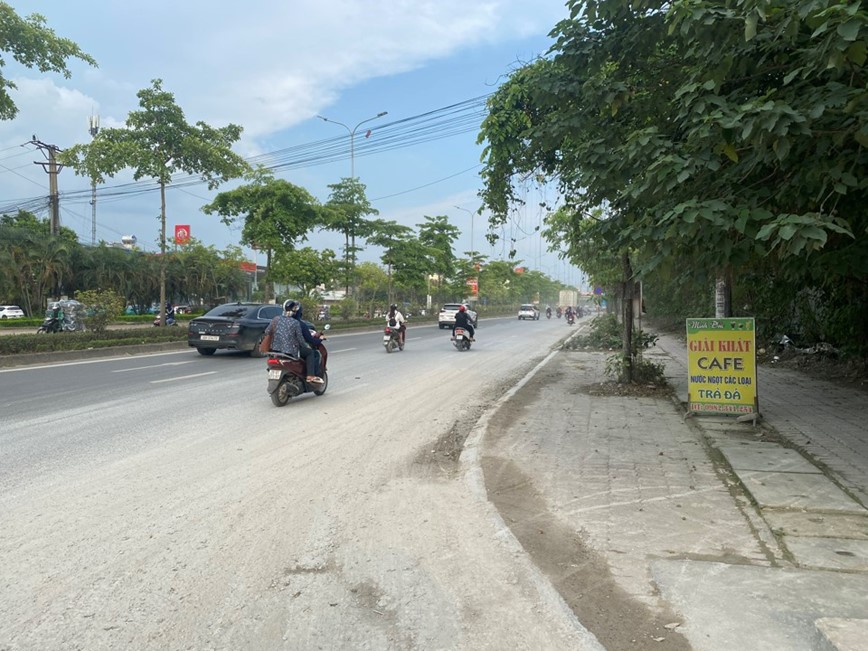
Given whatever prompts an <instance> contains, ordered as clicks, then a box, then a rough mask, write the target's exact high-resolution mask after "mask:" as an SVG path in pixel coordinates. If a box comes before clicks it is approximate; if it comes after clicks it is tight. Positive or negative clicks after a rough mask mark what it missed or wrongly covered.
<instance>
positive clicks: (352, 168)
mask: <svg viewBox="0 0 868 651" xmlns="http://www.w3.org/2000/svg"><path fill="white" fill-rule="evenodd" d="M388 114H389V112H388V111H381V112H380V113H377V114H376V115H375V116H374V117H372V118H367V119H366V120H362V121H361V122H359V123H358V124H357V125H356V126H354V127H353V128H352V129H350V128H349V127H348V126H347V125H346V124H344V123H343V122H338V121H337V120H331V119H329V118H327V117H324V116H322V115H317V117H318V118H319V119H320V120H322V121H323V122H331V123H332V124H338V125H340V126H342V127H343V128H344V129H346V130H347V133H349V134H350V177H351V178H356V165H355V158H356V150H355V140H356V129H358V128H359V127H360V126H362V125H363V124H364V123H365V122H370V121H371V120H376V119H377V118H381V117H383V116H384V115H388Z"/></svg>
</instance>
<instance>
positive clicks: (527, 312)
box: [518, 303, 539, 321]
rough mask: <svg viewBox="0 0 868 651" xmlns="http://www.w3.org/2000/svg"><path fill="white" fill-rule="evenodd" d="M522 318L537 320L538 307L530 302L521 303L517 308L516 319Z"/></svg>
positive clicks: (521, 319)
mask: <svg viewBox="0 0 868 651" xmlns="http://www.w3.org/2000/svg"><path fill="white" fill-rule="evenodd" d="M524 319H531V320H533V321H539V308H538V307H537V306H536V305H532V304H531V303H525V304H524V305H522V306H521V307H520V308H518V320H519V321H523V320H524Z"/></svg>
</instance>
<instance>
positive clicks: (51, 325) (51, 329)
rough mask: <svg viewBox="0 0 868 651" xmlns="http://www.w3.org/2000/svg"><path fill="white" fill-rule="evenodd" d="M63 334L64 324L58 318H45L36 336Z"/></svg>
mask: <svg viewBox="0 0 868 651" xmlns="http://www.w3.org/2000/svg"><path fill="white" fill-rule="evenodd" d="M55 332H63V322H62V321H61V320H60V319H58V318H57V317H53V316H49V317H45V320H44V321H43V322H42V325H41V326H39V328H38V329H37V330H36V334H38V335H44V334H47V333H55Z"/></svg>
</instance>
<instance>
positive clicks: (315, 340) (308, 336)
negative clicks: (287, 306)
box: [292, 303, 325, 377]
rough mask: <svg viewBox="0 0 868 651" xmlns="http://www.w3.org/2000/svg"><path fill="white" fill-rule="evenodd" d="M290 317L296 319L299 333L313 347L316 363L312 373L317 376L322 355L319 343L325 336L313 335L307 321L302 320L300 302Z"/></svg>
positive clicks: (302, 311)
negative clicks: (299, 327) (299, 328)
mask: <svg viewBox="0 0 868 651" xmlns="http://www.w3.org/2000/svg"><path fill="white" fill-rule="evenodd" d="M292 318H294V319H296V320H297V321H298V324H299V325H300V326H301V335H302V337H304V340H305V341H306V342H307V343H308V345H310V347H311V348H313V351H314V353H315V355H316V364H314V375H316V376H317V377H319V374H320V373H319V369H320V364H321V361H322V356H321V355H320V353H319V345H320V344H321V343H322V342H323V341H325V337H323V336H322V335H314V334H313V333H312V332H311V331H310V328H309V327H308V325H307V322H306V321H305V320H304V308H303V306H302V304H301V303H299V304H298V310H296V312H295V314H293V315H292Z"/></svg>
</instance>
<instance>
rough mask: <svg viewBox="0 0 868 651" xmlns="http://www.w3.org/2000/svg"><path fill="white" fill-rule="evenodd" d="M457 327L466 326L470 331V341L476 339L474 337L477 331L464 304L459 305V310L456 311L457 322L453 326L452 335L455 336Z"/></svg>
mask: <svg viewBox="0 0 868 651" xmlns="http://www.w3.org/2000/svg"><path fill="white" fill-rule="evenodd" d="M455 328H464V329H465V330H467V331H468V332H469V333H470V341H476V339H475V338H474V337H475V336H476V332H475V331H474V330H473V326H472V325H471V324H470V317H469V316H467V308H466V307H464V306H463V305H459V306H458V312H456V313H455V324H454V325H453V326H452V336H453V337H454V336H455Z"/></svg>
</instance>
